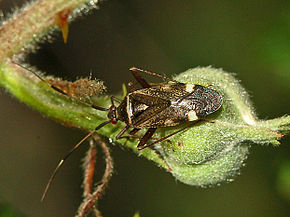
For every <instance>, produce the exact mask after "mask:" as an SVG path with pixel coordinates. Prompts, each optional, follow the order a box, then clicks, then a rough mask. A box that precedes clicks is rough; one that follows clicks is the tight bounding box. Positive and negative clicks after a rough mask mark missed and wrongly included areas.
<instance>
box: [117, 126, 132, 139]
mask: <svg viewBox="0 0 290 217" xmlns="http://www.w3.org/2000/svg"><path fill="white" fill-rule="evenodd" d="M129 128H130V127H129V126H128V125H127V126H126V127H124V128H123V129H122V130H121V131H120V133H119V134H118V135H117V136H116V140H118V139H121V137H122V135H123V134H124V133H125V132H126V131H127V130H128V129H129Z"/></svg>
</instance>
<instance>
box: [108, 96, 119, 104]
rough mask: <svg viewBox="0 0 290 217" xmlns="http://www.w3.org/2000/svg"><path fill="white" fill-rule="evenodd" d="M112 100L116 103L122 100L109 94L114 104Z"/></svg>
mask: <svg viewBox="0 0 290 217" xmlns="http://www.w3.org/2000/svg"><path fill="white" fill-rule="evenodd" d="M114 101H115V102H117V103H119V104H120V103H121V102H122V101H121V100H119V99H118V98H117V97H114V96H111V102H112V105H114Z"/></svg>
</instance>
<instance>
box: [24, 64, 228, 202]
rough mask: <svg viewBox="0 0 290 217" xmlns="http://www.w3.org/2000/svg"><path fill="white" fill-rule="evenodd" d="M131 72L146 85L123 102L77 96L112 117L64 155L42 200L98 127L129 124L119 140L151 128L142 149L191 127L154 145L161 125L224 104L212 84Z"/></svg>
mask: <svg viewBox="0 0 290 217" xmlns="http://www.w3.org/2000/svg"><path fill="white" fill-rule="evenodd" d="M21 67H23V66H21ZM30 71H31V70H30ZM130 71H131V73H132V75H133V76H134V78H135V80H136V81H137V82H138V83H139V84H140V85H141V86H142V88H141V89H136V88H135V87H133V86H132V84H131V85H130V87H131V89H132V91H131V92H129V93H128V94H127V95H126V96H125V97H124V99H123V100H122V101H121V100H119V99H117V98H115V97H113V96H112V97H111V102H112V105H111V106H110V108H103V107H99V106H96V105H89V104H88V103H86V102H83V101H80V100H78V99H77V100H78V101H79V102H80V103H82V104H85V105H88V106H91V107H92V108H94V109H97V110H101V111H108V114H107V116H108V119H109V120H108V121H105V122H103V123H101V124H100V125H98V126H97V127H96V128H95V130H94V131H92V132H90V133H89V134H88V135H87V136H85V137H84V138H83V139H82V140H81V141H80V142H79V143H78V144H76V145H75V146H74V147H73V148H72V149H71V150H70V151H69V152H68V153H67V154H66V155H65V156H64V158H63V159H62V160H61V161H60V162H59V164H58V165H57V167H56V169H55V170H54V172H53V174H52V176H51V178H50V179H49V182H48V184H47V186H46V189H45V191H44V194H43V196H42V200H43V199H44V197H45V195H46V192H47V190H48V188H49V186H50V184H51V182H52V180H53V178H54V176H55V175H56V172H57V171H58V169H59V168H60V167H61V165H62V164H63V162H64V161H65V159H66V158H67V157H69V155H70V154H71V153H72V152H73V151H74V150H76V149H77V148H78V147H79V146H80V145H81V144H82V143H83V142H84V141H85V140H86V139H87V138H89V137H91V136H92V135H93V134H94V133H95V132H96V131H97V130H99V129H100V128H102V127H104V126H105V125H107V124H109V123H112V124H117V122H118V121H122V122H125V123H126V126H125V127H124V128H123V129H122V130H121V131H120V133H119V134H118V135H117V136H116V139H117V140H118V139H121V138H123V134H124V133H125V132H126V131H127V130H128V129H129V128H133V129H132V130H131V131H130V132H129V136H134V134H136V133H137V132H138V131H139V130H141V129H144V128H146V129H148V130H147V132H146V133H145V134H144V136H143V137H142V138H141V139H140V141H139V144H138V145H137V149H138V150H142V149H144V148H146V147H149V146H151V145H154V144H156V143H158V142H161V141H163V140H166V139H167V138H169V137H171V136H173V135H175V134H176V133H179V132H181V131H183V130H185V129H186V128H188V126H185V127H183V128H182V129H180V130H177V131H175V132H173V133H171V134H169V135H167V136H165V137H162V138H160V139H157V140H155V141H154V142H152V143H151V144H148V143H147V142H148V141H149V140H150V139H151V138H152V136H153V134H154V133H155V131H156V130H157V128H161V127H172V126H177V125H181V124H184V123H187V122H194V121H198V120H201V119H203V118H204V117H206V116H207V115H209V114H211V113H213V112H215V111H217V110H218V109H219V108H220V107H221V105H222V101H223V98H222V96H221V94H219V93H218V92H217V91H215V90H214V89H211V88H209V87H204V86H202V85H197V84H185V83H181V82H178V81H175V80H172V79H170V78H168V77H166V76H163V75H160V74H157V73H154V72H150V71H146V70H142V69H138V68H135V67H133V68H131V69H130ZM139 72H143V73H146V74H149V75H152V76H156V77H159V78H162V79H165V80H167V81H168V82H167V83H159V84H150V83H148V82H147V81H146V80H145V79H144V78H143V77H141V76H140V74H139ZM32 73H34V74H35V75H36V76H37V77H39V78H40V79H41V80H42V81H44V82H46V83H48V82H47V81H45V80H44V79H43V78H42V77H40V76H39V75H38V74H36V73H35V72H33V71H32ZM48 84H49V85H50V86H51V87H52V88H53V89H54V90H56V91H57V92H59V93H61V94H64V95H66V96H69V94H68V93H66V92H65V91H64V90H62V89H60V88H58V87H56V86H55V85H53V84H51V83H48ZM129 84H130V83H129ZM73 98H75V97H73ZM75 99H76V98H75ZM114 102H117V103H119V106H115V105H114Z"/></svg>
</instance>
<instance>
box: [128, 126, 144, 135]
mask: <svg viewBox="0 0 290 217" xmlns="http://www.w3.org/2000/svg"><path fill="white" fill-rule="evenodd" d="M139 130H141V129H138V128H134V129H133V130H131V131H130V132H129V134H130V135H131V136H132V135H134V134H135V133H137V132H138V131H139Z"/></svg>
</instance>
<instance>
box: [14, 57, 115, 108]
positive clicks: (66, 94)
mask: <svg viewBox="0 0 290 217" xmlns="http://www.w3.org/2000/svg"><path fill="white" fill-rule="evenodd" d="M12 62H13V63H14V64H15V65H17V66H19V67H21V68H23V69H25V70H27V71H29V72H31V73H32V74H34V75H35V76H36V77H37V78H39V79H40V80H41V81H43V82H44V83H46V84H47V85H49V86H50V87H51V88H52V89H54V90H55V91H57V92H59V93H61V94H63V95H65V96H67V97H71V98H73V99H74V100H76V101H78V102H79V103H81V104H83V105H86V106H89V107H92V108H94V109H96V110H100V111H109V109H108V108H103V107H100V106H97V105H91V104H89V103H86V102H84V101H82V100H80V99H78V98H77V97H74V96H71V95H69V94H68V93H66V92H65V91H63V90H62V89H60V88H58V87H56V86H55V85H53V84H50V83H49V82H48V81H46V80H45V79H44V78H43V77H41V76H40V75H39V74H38V73H36V72H35V71H33V70H31V69H29V68H27V67H25V66H23V65H21V64H19V63H17V62H14V61H12Z"/></svg>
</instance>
